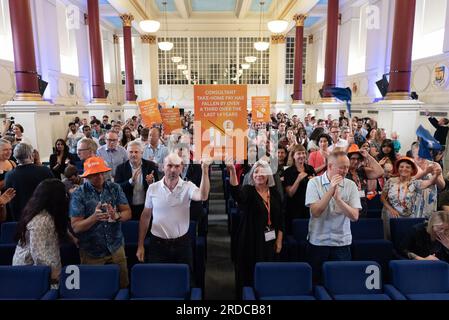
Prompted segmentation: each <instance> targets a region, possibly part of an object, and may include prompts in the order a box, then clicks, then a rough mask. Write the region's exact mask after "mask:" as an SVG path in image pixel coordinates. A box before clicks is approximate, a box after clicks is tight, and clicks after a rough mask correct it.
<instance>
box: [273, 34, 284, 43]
mask: <svg viewBox="0 0 449 320" xmlns="http://www.w3.org/2000/svg"><path fill="white" fill-rule="evenodd" d="M271 43H272V44H281V43H285V36H284V35H283V34H274V35H272V36H271Z"/></svg>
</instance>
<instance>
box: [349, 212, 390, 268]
mask: <svg viewBox="0 0 449 320" xmlns="http://www.w3.org/2000/svg"><path fill="white" fill-rule="evenodd" d="M351 233H352V245H351V251H352V258H353V260H357V261H376V262H377V263H379V264H380V265H381V267H382V271H383V274H384V276H386V275H387V274H388V263H389V262H390V260H392V259H393V258H394V255H393V244H392V243H391V241H388V240H384V226H383V221H382V219H359V220H358V221H355V222H351Z"/></svg>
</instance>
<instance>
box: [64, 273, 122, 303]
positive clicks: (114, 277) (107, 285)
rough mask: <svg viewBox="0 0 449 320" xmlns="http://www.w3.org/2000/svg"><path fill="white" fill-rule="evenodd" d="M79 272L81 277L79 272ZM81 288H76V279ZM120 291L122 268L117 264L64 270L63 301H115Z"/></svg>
mask: <svg viewBox="0 0 449 320" xmlns="http://www.w3.org/2000/svg"><path fill="white" fill-rule="evenodd" d="M78 270H79V275H77V272H78ZM77 278H78V279H79V287H76V286H75V285H76V279H77ZM119 289H120V268H119V266H118V265H115V264H108V265H76V266H67V267H65V268H63V269H62V271H61V277H60V280H59V298H61V299H111V300H112V299H114V298H115V296H116V295H117V293H118V291H119Z"/></svg>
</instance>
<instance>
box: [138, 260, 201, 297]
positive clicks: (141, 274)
mask: <svg viewBox="0 0 449 320" xmlns="http://www.w3.org/2000/svg"><path fill="white" fill-rule="evenodd" d="M129 298H130V299H131V300H201V289H200V288H192V289H191V288H190V276H189V266H188V265H186V264H171V263H149V264H136V265H135V266H134V267H133V269H132V271H131V285H130V289H129Z"/></svg>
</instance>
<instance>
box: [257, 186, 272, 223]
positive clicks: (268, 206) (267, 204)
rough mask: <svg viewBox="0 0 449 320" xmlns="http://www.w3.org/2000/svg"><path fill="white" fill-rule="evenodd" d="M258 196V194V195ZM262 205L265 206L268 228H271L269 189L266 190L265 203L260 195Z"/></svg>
mask: <svg viewBox="0 0 449 320" xmlns="http://www.w3.org/2000/svg"><path fill="white" fill-rule="evenodd" d="M259 194H260V193H259ZM260 196H261V198H262V201H263V204H264V205H265V208H267V212H268V226H271V212H270V211H271V204H270V189H268V194H267V201H265V199H264V197H263V196H262V194H260Z"/></svg>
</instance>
